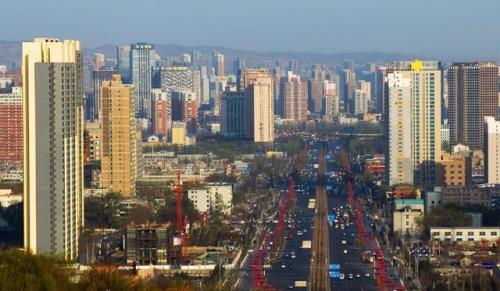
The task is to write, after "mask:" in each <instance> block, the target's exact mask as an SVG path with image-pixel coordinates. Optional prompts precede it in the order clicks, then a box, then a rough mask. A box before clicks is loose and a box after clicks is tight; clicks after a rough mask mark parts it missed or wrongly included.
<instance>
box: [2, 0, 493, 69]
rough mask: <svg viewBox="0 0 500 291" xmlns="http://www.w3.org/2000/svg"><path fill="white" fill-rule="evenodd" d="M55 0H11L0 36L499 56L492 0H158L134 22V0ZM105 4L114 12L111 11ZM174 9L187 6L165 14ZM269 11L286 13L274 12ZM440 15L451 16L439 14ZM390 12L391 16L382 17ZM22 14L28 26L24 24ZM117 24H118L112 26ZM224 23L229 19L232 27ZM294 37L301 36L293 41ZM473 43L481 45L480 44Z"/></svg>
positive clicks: (269, 49) (88, 44)
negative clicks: (74, 0) (77, 0)
mask: <svg viewBox="0 0 500 291" xmlns="http://www.w3.org/2000/svg"><path fill="white" fill-rule="evenodd" d="M57 2H58V1H53V0H49V1H45V2H44V9H45V8H46V9H47V10H50V11H60V12H61V13H60V14H59V16H60V17H55V18H54V19H55V20H52V21H51V20H50V19H48V20H46V19H44V20H43V21H42V20H41V19H40V20H38V19H36V18H29V19H27V17H26V16H25V15H32V14H34V13H35V12H36V11H38V10H39V9H40V6H39V4H38V3H37V2H35V1H31V0H30V1H28V3H26V1H24V2H23V3H12V4H11V5H10V6H9V9H10V13H8V14H7V15H5V21H6V22H8V23H11V24H12V25H9V28H8V29H7V27H5V28H2V29H0V32H1V33H0V34H1V35H2V36H3V37H2V38H3V39H5V40H20V39H24V40H26V39H30V38H32V37H35V36H39V35H56V36H58V37H59V38H61V39H62V38H77V39H80V40H81V41H82V45H83V47H95V46H98V45H102V44H106V43H117V44H118V43H120V44H128V43H134V42H136V41H138V40H145V41H148V42H151V43H177V44H180V45H192V46H200V45H206V46H222V47H232V48H238V49H243V50H257V51H261V52H316V53H341V52H400V53H407V54H416V55H421V56H426V57H437V58H443V57H447V58H470V57H478V58H483V59H497V58H499V57H500V53H499V52H498V51H497V50H496V47H498V46H499V45H500V40H499V39H498V38H497V37H495V35H494V30H493V29H491V28H492V27H498V25H499V24H500V20H499V19H498V18H497V17H495V11H498V10H499V9H500V4H499V3H498V2H496V1H491V0H479V1H475V2H474V3H469V2H466V1H464V0H459V1H458V2H459V3H457V1H453V3H451V2H450V1H440V2H439V3H434V2H432V3H431V1H430V0H424V1H419V2H418V3H417V2H415V3H400V1H395V0H384V1H382V3H381V2H376V3H375V2H372V1H357V2H354V3H333V2H329V1H323V0H317V1H313V2H307V3H301V2H298V1H291V2H290V1H288V2H287V4H288V6H287V7H286V9H285V10H283V9H282V7H281V8H280V5H281V4H282V3H279V2H276V3H267V2H266V3H264V2H263V1H262V0H257V1H242V2H243V3H240V5H239V7H238V8H239V9H234V8H232V7H233V5H231V4H232V3H231V2H229V1H227V0H217V1H215V2H210V3H205V2H203V1H191V2H184V1H169V2H168V3H160V2H157V1H152V0H148V1H146V4H148V5H149V6H148V7H154V8H155V9H150V10H149V13H150V17H148V21H144V22H134V25H129V24H128V23H127V22H124V19H127V18H132V17H134V13H135V8H134V6H133V5H132V4H134V2H132V1H129V0H127V1H121V2H120V4H121V6H119V8H118V9H117V8H116V7H117V6H116V3H115V2H114V1H109V2H105V3H101V2H96V1H95V0H92V1H87V3H86V5H85V6H80V7H78V10H79V13H77V14H75V13H70V12H71V11H73V10H74V9H75V8H74V7H73V6H72V5H71V4H69V3H57ZM26 4H29V5H26ZM93 4H95V5H93ZM97 4H99V5H97ZM263 4H265V5H263ZM431 4H432V5H431ZM450 4H453V5H450ZM128 6H130V7H128ZM430 7H431V8H432V9H429V8H430ZM96 8H98V9H96ZM110 10H111V11H117V12H119V13H111V14H110V13H108V12H109V11H110ZM172 11H178V12H182V11H184V12H185V13H169V12H172ZM275 11H284V12H285V13H280V14H277V13H275ZM350 11H352V12H353V13H349V12H350ZM215 13H217V14H220V15H221V16H222V15H223V16H224V17H221V19H224V21H217V20H216V19H217V18H213V17H211V15H213V14H215ZM90 14H92V15H94V16H95V17H93V18H92V21H89V19H88V17H85V16H86V15H90ZM187 14H189V15H190V17H189V19H190V21H188V22H187V23H186V22H183V26H182V29H178V27H176V26H175V25H168V23H179V21H180V20H181V18H182V19H184V17H185V16H186V15H187ZM445 14H447V15H453V17H442V15H445ZM67 15H68V16H67ZM69 15H71V25H65V26H61V25H59V21H64V20H65V19H66V20H67V18H68V17H69ZM255 15H259V21H258V22H256V21H254V17H255ZM389 15H390V16H391V17H387V16H389ZM101 16H102V17H101ZM167 16H168V17H167ZM306 18H307V19H309V20H308V21H307V22H305V21H302V20H301V19H306ZM421 19H429V20H432V21H422V20H421ZM464 19H467V21H463V20H464ZM26 21H28V22H29V23H31V25H24V24H25V23H26ZM18 23H19V24H21V23H22V24H23V25H17V24H18ZM116 23H119V24H120V25H114V24H116ZM225 23H231V29H230V30H228V29H227V26H226V25H224V24H225ZM374 23H376V24H377V25H373V24H374ZM398 23H401V24H404V25H400V24H398ZM111 24H113V25H111ZM346 24H348V25H346ZM114 27H116V28H114ZM284 27H287V29H283V28H284ZM104 28H105V29H104ZM118 28H119V29H118ZM202 28H203V29H202ZM2 30H3V31H2ZM384 30H386V31H388V32H389V31H390V34H391V37H390V38H387V37H384V35H386V34H385V33H384ZM479 31H480V32H481V33H478V32H479ZM231 32H234V33H231ZM228 35H229V36H230V37H228ZM110 36H112V37H110ZM297 39H301V41H300V42H297ZM476 43H481V44H482V45H481V46H480V47H479V46H477V45H475V44H476Z"/></svg>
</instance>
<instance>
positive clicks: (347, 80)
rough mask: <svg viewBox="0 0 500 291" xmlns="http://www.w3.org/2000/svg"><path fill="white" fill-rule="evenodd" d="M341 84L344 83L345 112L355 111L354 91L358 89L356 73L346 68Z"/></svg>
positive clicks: (343, 100)
mask: <svg viewBox="0 0 500 291" xmlns="http://www.w3.org/2000/svg"><path fill="white" fill-rule="evenodd" d="M341 77H342V78H341V80H340V82H341V84H342V88H341V89H342V94H343V95H342V102H343V105H344V106H343V109H344V111H345V112H350V113H353V112H354V106H353V105H354V104H353V100H354V91H355V90H356V87H357V84H356V73H355V72H354V71H352V70H350V69H344V70H343V71H342V74H341Z"/></svg>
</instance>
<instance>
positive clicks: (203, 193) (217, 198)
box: [188, 184, 233, 214]
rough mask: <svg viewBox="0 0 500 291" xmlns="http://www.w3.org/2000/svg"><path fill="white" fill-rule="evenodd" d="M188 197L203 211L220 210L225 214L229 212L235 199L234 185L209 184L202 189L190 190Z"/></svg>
mask: <svg viewBox="0 0 500 291" xmlns="http://www.w3.org/2000/svg"><path fill="white" fill-rule="evenodd" d="M188 198H189V199H190V200H191V201H192V202H193V204H194V206H195V208H196V209H197V210H198V211H199V212H201V213H208V212H210V211H212V210H220V211H221V212H223V213H224V214H229V213H230V212H231V206H232V200H233V186H232V185H227V184H207V185H206V186H205V187H203V188H202V189H192V190H188Z"/></svg>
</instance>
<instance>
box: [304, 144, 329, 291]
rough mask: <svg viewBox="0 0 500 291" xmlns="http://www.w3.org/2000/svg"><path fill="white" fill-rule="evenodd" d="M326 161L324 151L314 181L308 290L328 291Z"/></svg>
mask: <svg viewBox="0 0 500 291" xmlns="http://www.w3.org/2000/svg"><path fill="white" fill-rule="evenodd" d="M325 171H326V161H325V150H324V149H322V150H321V153H320V156H319V165H318V175H317V179H316V200H315V211H316V213H315V216H314V230H313V240H312V250H311V252H312V253H311V272H310V273H309V288H310V290H324V291H329V290H330V277H329V259H330V252H329V251H330V248H329V244H328V239H329V237H328V222H327V215H328V200H327V197H326V196H327V195H326V182H327V181H326V177H325Z"/></svg>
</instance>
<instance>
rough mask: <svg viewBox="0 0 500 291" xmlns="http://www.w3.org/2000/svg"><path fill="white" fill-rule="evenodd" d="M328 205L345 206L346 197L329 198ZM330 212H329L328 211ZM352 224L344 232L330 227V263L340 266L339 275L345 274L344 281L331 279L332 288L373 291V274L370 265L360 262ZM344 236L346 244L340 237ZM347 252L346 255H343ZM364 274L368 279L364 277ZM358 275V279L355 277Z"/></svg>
mask: <svg viewBox="0 0 500 291" xmlns="http://www.w3.org/2000/svg"><path fill="white" fill-rule="evenodd" d="M329 201H330V202H329V205H332V206H331V209H332V208H333V207H337V208H338V207H339V206H341V205H342V206H345V205H346V204H347V196H346V195H345V194H344V193H340V194H338V195H336V196H332V195H330V196H329ZM330 211H331V210H330ZM350 222H352V224H350V225H348V226H346V227H345V229H344V230H342V229H341V228H340V227H339V228H334V227H330V231H329V232H330V234H329V237H330V263H331V264H334V263H335V264H340V270H339V272H340V273H344V274H345V279H344V280H340V279H338V278H335V279H332V280H331V284H332V288H333V289H335V288H338V289H341V290H375V288H374V281H373V272H372V271H371V270H370V265H369V264H365V263H363V262H362V261H361V253H360V250H359V249H358V248H357V247H356V237H357V233H356V227H355V225H354V223H353V222H354V221H352V220H351V221H350ZM344 234H345V241H346V244H343V243H342V241H343V240H344V239H343V238H342V236H343V235H344ZM344 250H347V254H346V253H344ZM366 273H369V274H370V277H365V275H366ZM349 274H352V275H353V279H349ZM357 274H359V276H360V277H359V278H357V277H356V275H357Z"/></svg>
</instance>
